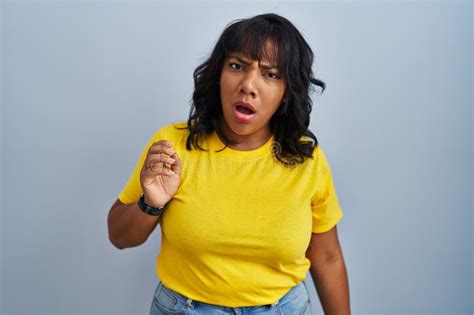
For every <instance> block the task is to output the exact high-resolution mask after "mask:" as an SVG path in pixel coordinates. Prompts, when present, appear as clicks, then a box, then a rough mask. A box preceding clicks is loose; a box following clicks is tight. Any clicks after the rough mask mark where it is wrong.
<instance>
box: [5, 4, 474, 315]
mask: <svg viewBox="0 0 474 315" xmlns="http://www.w3.org/2000/svg"><path fill="white" fill-rule="evenodd" d="M1 10H2V12H1V27H2V32H1V35H2V41H1V44H2V49H1V53H2V56H1V61H2V62H1V66H2V69H1V73H2V77H1V79H2V82H1V88H2V89H1V93H2V98H1V100H2V116H1V118H2V121H1V124H2V125H1V139H2V147H1V150H2V151H1V153H2V155H1V156H2V163H1V170H2V176H1V178H2V181H1V185H2V190H1V192H2V194H1V201H2V202H1V233H0V237H1V241H2V242H1V246H2V247H1V251H0V253H1V256H0V264H1V271H2V272H1V277H2V278H1V286H0V290H1V292H0V293H1V294H0V296H1V302H2V307H1V312H3V313H2V314H13V313H15V314H16V313H21V314H66V313H68V314H69V313H75V314H99V313H112V314H118V313H127V314H147V312H148V310H149V306H150V303H151V298H152V294H153V290H154V288H155V286H156V285H157V281H158V280H157V278H156V277H155V271H154V268H155V256H156V254H157V253H158V250H159V247H160V233H159V228H157V229H156V230H155V232H154V233H153V234H152V236H151V237H150V238H149V239H148V241H147V242H146V243H145V244H144V245H142V246H140V247H137V248H133V249H127V250H123V251H120V250H117V249H116V248H114V247H113V246H112V245H111V244H110V243H109V240H108V237H107V223H106V219H107V213H108V210H109V208H110V206H111V204H112V203H113V202H114V201H115V199H116V198H117V196H118V194H119V192H120V190H121V189H122V187H123V185H124V184H125V182H126V180H127V179H128V177H129V176H130V173H131V171H132V169H133V167H134V165H135V163H136V160H137V158H138V155H139V153H140V152H141V150H142V149H143V146H144V145H145V143H146V141H147V140H148V139H149V137H150V136H151V135H152V133H153V132H154V131H155V130H156V129H157V128H159V127H161V126H163V125H164V124H167V123H170V122H174V121H178V120H183V119H186V117H187V114H188V111H189V100H190V97H191V93H192V88H193V81H192V71H193V70H194V68H195V67H196V66H197V65H198V64H199V63H200V62H201V61H203V59H204V57H205V56H206V54H207V53H209V52H210V49H211V47H212V45H213V44H214V42H215V40H216V39H217V37H218V36H219V34H220V32H221V31H222V29H223V28H224V27H225V25H226V24H227V23H229V22H230V21H231V20H233V19H236V18H242V17H249V16H253V15H255V14H259V13H264V12H276V13H279V14H282V15H284V16H285V17H287V18H288V19H290V21H292V22H293V23H294V24H295V25H296V26H297V27H298V28H299V29H300V30H301V32H302V33H303V34H304V36H305V37H306V39H307V41H308V42H309V44H310V45H311V47H312V48H313V50H314V52H315V57H316V58H315V67H314V69H315V72H316V76H317V77H318V78H320V79H322V80H323V81H325V82H326V83H327V90H326V91H325V93H323V94H322V95H320V96H319V95H316V94H315V95H314V97H313V99H314V111H313V113H312V121H311V127H312V130H313V131H314V132H315V133H316V135H317V136H318V139H319V140H320V144H321V146H322V147H323V148H324V149H325V152H326V154H327V156H328V160H329V163H330V165H331V168H332V171H333V175H334V180H335V185H336V189H337V192H338V196H339V199H340V202H341V206H342V208H343V210H344V211H345V217H344V219H343V220H342V221H341V223H340V224H339V225H338V230H339V234H340V241H341V244H342V246H343V250H344V254H345V259H346V264H347V268H348V272H349V281H350V288H351V304H352V310H353V314H395V313H397V314H415V313H419V314H421V313H423V314H434V313H437V314H438V313H444V314H469V313H471V312H472V311H473V310H472V304H471V301H473V300H474V295H473V290H472V281H473V269H472V261H473V256H472V252H473V245H472V244H473V236H472V224H473V218H472V208H473V207H472V193H473V189H472V175H473V172H472V170H473V169H472V159H473V154H472V118H473V117H472V105H473V104H472V100H473V97H472V96H473V95H472V70H473V62H472V57H473V56H472V42H473V41H472V15H473V5H472V3H471V2H468V1H436V2H435V1H433V2H429V1H423V2H422V1H419V2H415V1H399V2H396V1H390V2H389V1H384V2H361V1H338V2H328V1H325V2H313V3H311V2H298V3H291V2H288V3H279V4H274V3H272V2H263V1H262V2H224V3H220V2H217V1H215V2H198V3H195V2H193V3H188V2H176V3H171V2H151V1H147V2H145V1H122V2H114V1H105V0H103V1H92V0H91V1H86V0H83V1H32V0H31V1H6V2H3V3H2V6H1ZM275 232H276V233H277V232H278V231H275ZM307 281H308V283H311V280H310V278H309V273H308V278H307ZM311 289H312V294H313V296H312V305H313V310H314V313H315V314H321V313H322V312H321V307H320V305H319V301H318V300H317V297H316V295H315V291H314V288H313V287H312V283H311Z"/></svg>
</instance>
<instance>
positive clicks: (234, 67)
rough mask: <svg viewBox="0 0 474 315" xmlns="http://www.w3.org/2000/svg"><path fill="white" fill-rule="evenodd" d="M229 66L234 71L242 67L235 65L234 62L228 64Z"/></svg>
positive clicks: (238, 64)
mask: <svg viewBox="0 0 474 315" xmlns="http://www.w3.org/2000/svg"><path fill="white" fill-rule="evenodd" d="M229 66H230V67H231V68H232V69H234V70H240V69H242V65H241V64H240V63H236V62H231V63H229Z"/></svg>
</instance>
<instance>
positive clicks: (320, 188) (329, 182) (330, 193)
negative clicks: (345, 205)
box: [311, 146, 343, 233]
mask: <svg viewBox="0 0 474 315" xmlns="http://www.w3.org/2000/svg"><path fill="white" fill-rule="evenodd" d="M314 152H315V155H316V158H315V162H316V163H317V166H316V176H317V177H318V180H317V185H316V192H315V193H314V195H313V197H312V199H311V211H312V216H313V228H312V232H313V233H323V232H327V231H329V230H330V229H332V228H333V227H334V226H335V225H336V224H337V223H338V222H339V221H340V220H341V219H342V217H343V212H342V209H341V207H340V205H339V201H338V199H337V194H336V189H335V187H334V182H333V179H332V173H331V168H330V167H329V164H328V161H327V159H326V156H325V154H324V152H323V150H322V149H321V147H320V146H318V147H317V148H316V149H315V150H314Z"/></svg>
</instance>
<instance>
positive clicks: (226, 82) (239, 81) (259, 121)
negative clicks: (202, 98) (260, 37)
mask: <svg viewBox="0 0 474 315" xmlns="http://www.w3.org/2000/svg"><path fill="white" fill-rule="evenodd" d="M285 89H286V84H285V82H284V79H283V78H282V76H281V74H280V70H279V69H278V68H276V66H275V65H271V64H270V62H269V61H268V60H261V61H260V63H259V62H258V61H256V60H250V59H247V58H245V57H244V56H243V55H242V54H239V53H236V54H231V55H230V56H229V57H228V58H227V59H226V60H225V62H224V65H223V67H222V71H221V77H220V96H221V103H222V110H223V113H224V117H223V118H224V120H225V123H226V124H227V127H228V128H226V129H227V130H228V131H229V132H230V133H232V134H231V135H230V136H231V137H232V136H234V138H236V139H238V138H239V137H240V138H241V136H253V137H257V138H258V137H261V138H265V137H268V136H269V135H271V131H270V118H271V117H272V116H273V114H274V113H275V112H276V110H277V109H278V107H279V106H280V104H281V102H282V99H283V96H284V94H285ZM241 103H247V107H252V111H253V113H252V112H251V111H249V110H248V109H245V108H243V107H245V106H242V104H241Z"/></svg>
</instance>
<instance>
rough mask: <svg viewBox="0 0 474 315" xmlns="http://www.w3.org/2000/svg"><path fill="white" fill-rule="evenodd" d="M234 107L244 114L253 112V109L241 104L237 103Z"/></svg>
mask: <svg viewBox="0 0 474 315" xmlns="http://www.w3.org/2000/svg"><path fill="white" fill-rule="evenodd" d="M235 109H237V111H239V112H240V113H242V114H244V115H252V114H254V113H255V112H254V111H253V110H251V109H250V108H248V107H245V106H243V105H237V106H236V107H235Z"/></svg>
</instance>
